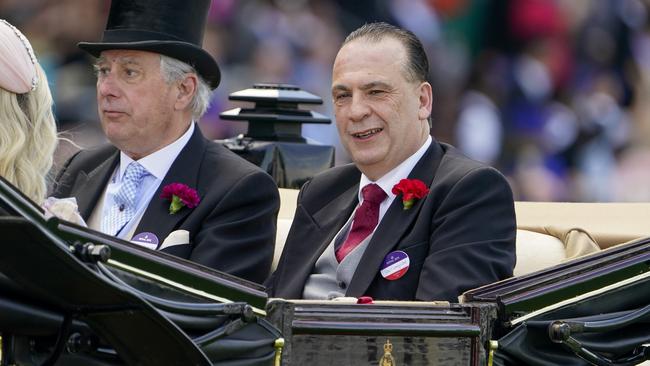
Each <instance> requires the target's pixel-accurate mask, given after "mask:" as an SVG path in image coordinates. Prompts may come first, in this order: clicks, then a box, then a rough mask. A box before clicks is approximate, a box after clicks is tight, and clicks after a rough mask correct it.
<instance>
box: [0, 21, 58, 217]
mask: <svg viewBox="0 0 650 366" xmlns="http://www.w3.org/2000/svg"><path fill="white" fill-rule="evenodd" d="M56 145H57V135H56V123H55V121H54V116H53V114H52V95H51V94H50V88H49V86H48V82H47V78H46V76H45V73H44V72H43V69H42V68H41V66H40V65H39V63H38V61H37V60H36V56H35V55H34V51H33V50H32V46H31V44H30V43H29V41H28V40H27V38H26V37H25V36H24V35H23V34H22V33H21V32H20V31H19V30H18V29H17V28H15V27H14V26H12V25H11V24H9V22H7V21H5V20H3V19H0V176H2V177H3V178H5V179H7V180H8V181H9V182H11V183H12V184H13V185H15V186H16V187H17V188H19V189H20V190H21V191H23V193H25V195H27V197H29V198H31V199H32V200H33V201H35V202H36V203H39V204H41V203H42V202H43V200H44V198H45V195H46V190H47V189H46V177H47V175H48V173H49V171H50V168H51V167H52V155H53V153H54V149H55V148H56Z"/></svg>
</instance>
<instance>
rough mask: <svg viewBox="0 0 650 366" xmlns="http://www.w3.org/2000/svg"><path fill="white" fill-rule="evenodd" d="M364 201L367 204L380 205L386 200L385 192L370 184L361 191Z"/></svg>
mask: <svg viewBox="0 0 650 366" xmlns="http://www.w3.org/2000/svg"><path fill="white" fill-rule="evenodd" d="M361 195H362V196H363V200H364V201H368V202H369V203H381V202H382V201H383V200H384V199H385V198H386V192H384V190H383V189H381V187H380V186H378V185H376V184H374V183H371V184H368V185H366V186H365V187H363V188H362V189H361Z"/></svg>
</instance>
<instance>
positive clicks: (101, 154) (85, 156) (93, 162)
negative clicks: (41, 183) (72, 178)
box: [62, 144, 118, 171]
mask: <svg viewBox="0 0 650 366" xmlns="http://www.w3.org/2000/svg"><path fill="white" fill-rule="evenodd" d="M117 151H118V150H117V148H116V147H115V146H113V145H111V144H103V145H100V146H96V147H93V148H88V149H81V150H79V151H77V152H76V153H74V154H73V155H72V156H71V157H70V158H69V159H68V161H67V163H66V165H65V166H64V167H63V169H62V170H74V171H79V170H84V171H87V170H91V169H94V168H96V167H97V165H99V163H101V162H104V161H106V160H107V159H109V158H110V157H112V156H113V155H114V154H116V153H117Z"/></svg>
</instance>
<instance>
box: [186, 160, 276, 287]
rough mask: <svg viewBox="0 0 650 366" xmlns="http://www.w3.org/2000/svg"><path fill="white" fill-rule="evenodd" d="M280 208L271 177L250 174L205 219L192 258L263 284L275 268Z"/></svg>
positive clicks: (259, 173)
mask: <svg viewBox="0 0 650 366" xmlns="http://www.w3.org/2000/svg"><path fill="white" fill-rule="evenodd" d="M279 207H280V197H279V193H278V189H277V187H276V185H275V182H273V180H272V179H271V177H270V176H269V175H267V174H266V173H264V172H262V171H255V172H252V173H249V174H248V175H246V176H244V177H243V178H242V179H240V180H238V182H237V183H236V184H235V185H233V186H232V187H231V188H230V189H229V190H228V191H227V192H226V194H225V195H224V197H223V198H220V199H219V200H218V204H217V205H216V206H215V207H214V208H213V209H212V211H211V212H210V214H209V215H208V216H207V217H206V218H205V220H204V221H203V223H202V225H201V228H200V230H199V231H198V233H197V234H196V236H195V237H194V242H193V244H194V249H193V251H192V254H191V256H190V258H189V259H190V260H191V261H194V262H197V263H200V264H203V265H206V266H208V267H212V268H218V269H219V270H221V271H224V272H227V273H230V274H233V275H235V276H238V277H242V278H244V279H247V280H250V281H254V282H257V283H262V282H263V281H264V280H265V279H266V278H267V277H268V275H269V273H270V270H271V262H272V260H273V248H274V245H275V233H276V224H277V214H278V210H279Z"/></svg>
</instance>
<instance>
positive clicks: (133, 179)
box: [102, 161, 149, 235]
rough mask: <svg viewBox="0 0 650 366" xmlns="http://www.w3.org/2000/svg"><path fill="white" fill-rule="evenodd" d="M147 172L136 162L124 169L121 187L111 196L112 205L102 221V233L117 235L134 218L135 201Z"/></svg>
mask: <svg viewBox="0 0 650 366" xmlns="http://www.w3.org/2000/svg"><path fill="white" fill-rule="evenodd" d="M148 174H149V172H148V171H147V169H145V168H144V167H143V166H142V165H140V164H138V162H135V161H133V162H131V164H129V166H127V167H126V171H125V172H124V177H123V178H122V185H121V186H120V189H119V190H118V191H117V193H116V194H115V195H114V196H113V205H111V207H110V208H109V211H108V215H106V216H104V218H103V220H102V231H103V232H105V233H106V234H110V235H117V234H118V233H119V232H120V230H122V228H123V227H124V225H126V224H127V223H128V222H129V221H131V219H132V218H133V216H135V212H136V207H135V199H136V197H137V195H138V192H139V190H140V185H141V184H142V179H143V178H144V177H145V176H147V175H148Z"/></svg>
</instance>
